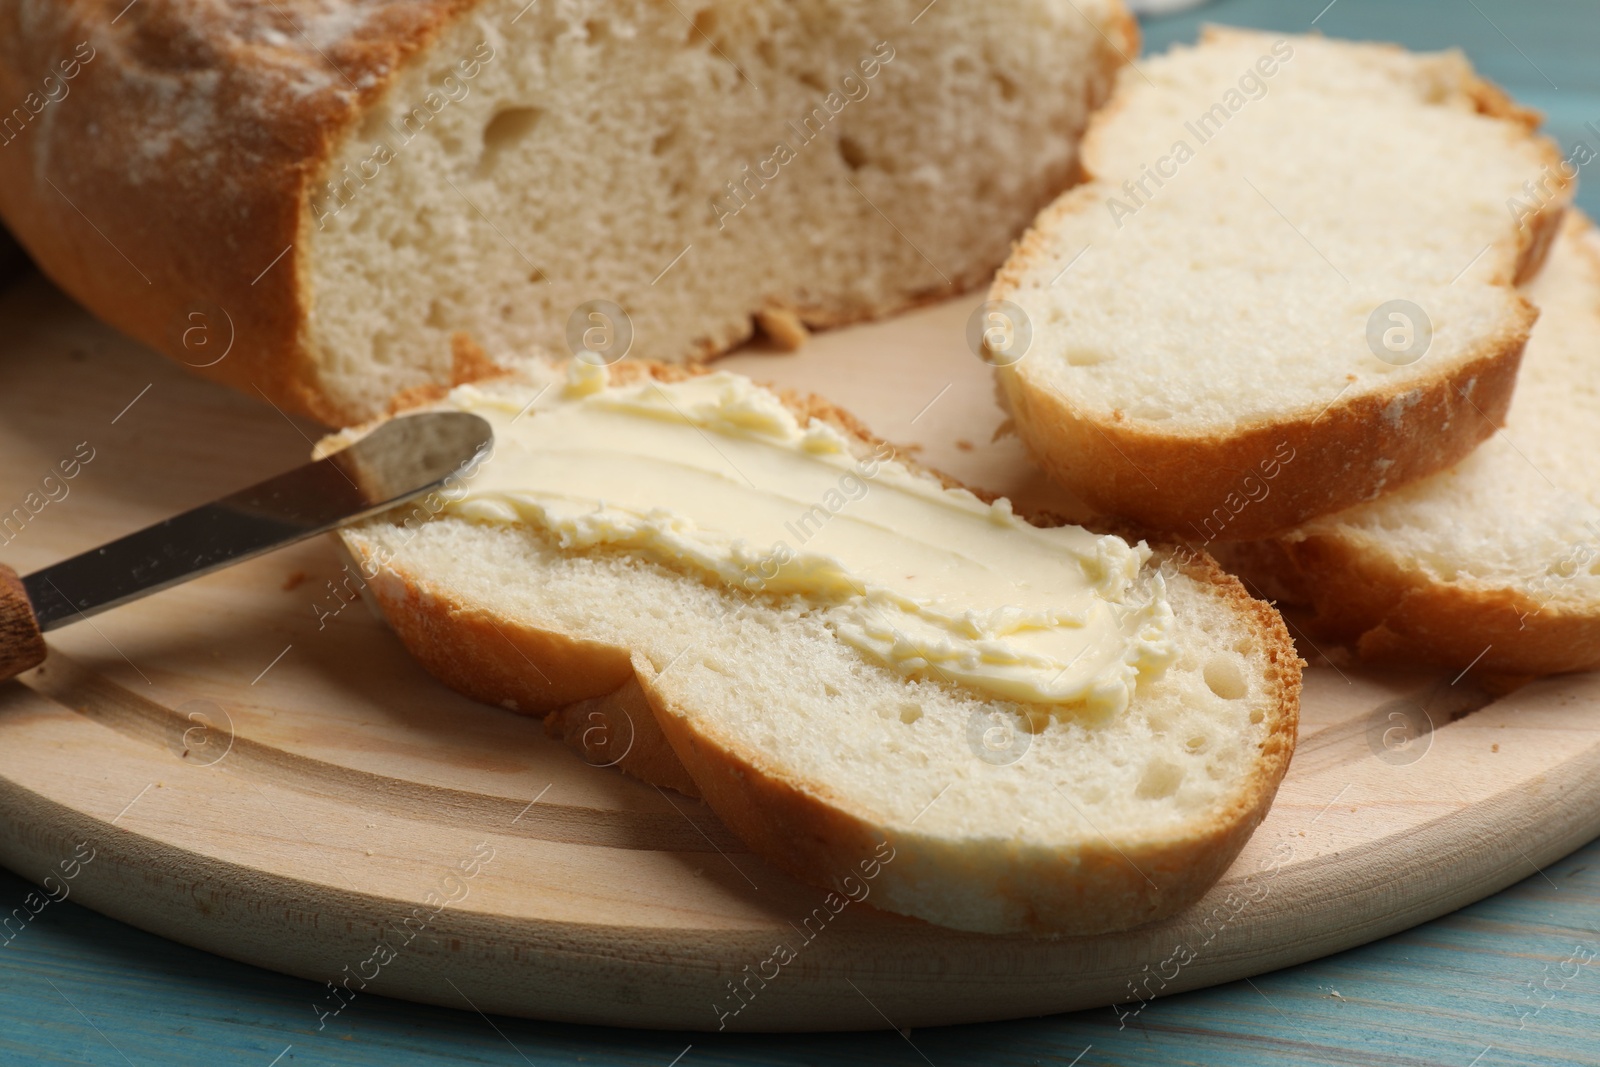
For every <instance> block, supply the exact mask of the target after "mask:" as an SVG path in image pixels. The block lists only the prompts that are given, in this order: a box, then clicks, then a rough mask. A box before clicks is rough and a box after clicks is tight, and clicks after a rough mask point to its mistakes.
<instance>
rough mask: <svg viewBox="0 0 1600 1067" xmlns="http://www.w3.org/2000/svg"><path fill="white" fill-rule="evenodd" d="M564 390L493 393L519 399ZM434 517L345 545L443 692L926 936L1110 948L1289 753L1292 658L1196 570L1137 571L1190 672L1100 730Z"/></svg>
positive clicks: (1210, 571)
mask: <svg viewBox="0 0 1600 1067" xmlns="http://www.w3.org/2000/svg"><path fill="white" fill-rule="evenodd" d="M555 373H556V372H555V371H551V370H541V369H537V368H529V369H528V370H527V371H525V372H524V375H523V376H522V377H520V378H517V379H514V380H510V381H503V382H500V383H496V384H494V385H492V386H486V387H484V388H490V389H494V390H504V391H506V395H507V396H509V397H510V398H511V399H512V400H513V401H514V402H517V403H519V405H520V403H521V402H522V401H523V400H524V398H527V397H532V396H534V395H535V394H537V393H538V392H539V391H540V390H541V389H543V388H545V387H546V386H547V385H548V384H549V382H550V381H551V380H552V379H551V377H550V376H551V375H553V374H555ZM613 373H614V374H619V375H621V376H622V377H623V378H624V379H626V378H627V377H629V376H631V375H643V374H650V375H654V376H656V378H657V379H658V380H663V381H666V380H673V379H674V378H675V377H678V376H681V375H683V374H684V373H685V372H684V371H682V370H681V369H674V368H663V367H660V366H656V367H649V366H645V365H641V364H633V363H624V364H621V365H619V366H618V367H616V368H613ZM558 393H559V390H552V395H556V394H558ZM549 402H551V401H549V400H548V399H546V400H542V401H541V402H540V403H549ZM449 403H450V400H449V399H448V398H447V399H445V400H444V401H443V402H442V404H443V405H444V406H448V405H449ZM785 403H786V404H787V405H788V406H789V408H790V410H791V411H793V412H795V413H796V414H797V415H798V416H800V417H801V419H802V421H803V422H804V421H807V420H810V419H813V418H815V419H821V420H823V421H825V422H827V423H829V424H831V425H833V426H835V427H836V428H838V429H840V430H842V431H844V432H845V433H846V434H848V435H849V437H850V438H851V440H852V441H853V442H854V445H855V447H856V448H857V449H858V454H859V455H861V456H865V455H868V454H869V453H870V452H871V451H872V450H873V449H875V448H876V447H877V445H878V444H879V443H878V442H877V441H876V440H875V439H873V438H872V437H870V435H868V434H867V433H866V432H865V431H864V430H862V429H861V428H860V427H859V425H857V424H856V423H855V422H854V421H853V420H852V419H850V417H849V416H848V415H846V414H845V413H844V412H841V411H839V410H838V409H836V408H834V407H832V406H831V405H829V404H827V403H826V402H824V401H821V400H819V399H817V398H814V397H813V398H808V397H796V396H788V397H786V398H785ZM533 410H534V414H533V415H532V416H531V417H533V418H537V417H539V415H538V412H539V411H540V410H541V408H539V407H538V406H536V407H535V408H534V409H533ZM909 469H913V470H915V468H909ZM920 476H923V477H930V478H932V477H935V476H934V475H932V474H929V473H926V472H924V473H923V474H922V475H920ZM945 484H946V485H949V484H952V483H948V482H946V483H945ZM663 503H664V504H666V505H668V506H670V502H665V501H664V502H663ZM422 518H423V519H424V521H420V522H419V521H413V520H408V516H407V514H405V513H404V512H402V513H397V514H395V515H392V516H390V517H388V518H385V519H381V520H375V521H372V522H368V523H365V524H362V525H359V526H355V527H352V528H349V529H346V530H345V531H343V532H342V534H341V536H342V538H343V542H344V544H345V546H346V547H347V548H348V550H349V552H350V553H351V554H352V555H353V556H354V557H355V560H356V561H357V564H358V566H359V568H360V571H361V573H363V574H364V575H368V576H369V581H370V584H369V587H368V591H369V593H370V594H371V595H372V596H373V598H374V599H375V601H376V603H377V604H378V605H379V606H380V608H381V609H382V611H383V613H384V614H385V615H386V616H387V618H388V619H389V621H390V622H391V624H392V625H393V627H394V629H395V630H396V632H397V633H398V634H399V636H400V638H401V640H402V641H403V642H404V643H405V645H406V647H407V648H408V649H409V650H410V651H411V652H412V654H413V655H415V656H416V657H417V659H418V660H420V661H421V663H422V664H423V665H424V666H426V667H427V668H428V669H429V670H430V671H431V672H432V673H433V674H434V675H435V676H437V677H438V678H440V679H441V680H442V681H444V682H445V683H446V684H447V685H449V686H451V687H452V688H454V689H457V690H459V691H461V692H463V693H466V694H468V695H470V696H472V697H475V698H477V699H479V700H483V701H486V702H489V703H495V704H500V705H503V706H506V707H508V708H511V709H513V710H518V711H522V712H526V713H531V714H548V713H551V712H560V711H561V709H564V708H565V709H568V710H567V711H565V712H564V713H562V718H561V719H560V720H557V725H555V726H554V727H553V732H556V733H559V734H563V735H565V736H567V737H569V738H570V739H573V740H579V739H580V737H582V735H584V734H594V735H597V736H599V737H600V738H602V739H607V738H609V739H611V740H610V743H609V745H595V744H592V743H591V742H590V741H589V739H587V738H584V739H583V740H582V741H580V747H582V748H584V749H585V750H586V751H587V752H589V753H590V754H591V756H592V757H593V758H591V760H590V761H591V762H595V763H604V764H621V765H622V766H623V767H624V768H625V769H628V770H631V771H633V772H634V773H636V774H640V775H641V776H644V777H646V778H648V779H650V780H652V781H656V782H658V783H661V784H675V785H678V787H679V788H683V787H684V783H683V781H682V775H683V774H684V773H685V772H686V773H687V777H688V779H689V780H690V781H689V791H692V792H697V793H699V794H700V795H702V796H703V797H704V798H705V800H706V802H707V803H708V804H709V805H710V806H711V808H712V810H713V811H714V812H715V813H716V814H717V815H718V816H719V817H720V818H721V819H722V820H723V821H724V822H725V823H726V824H727V825H728V827H729V828H730V829H731V830H733V831H734V833H736V834H737V835H739V836H740V837H741V838H742V839H743V840H744V841H745V842H746V843H747V844H748V845H749V847H750V848H751V849H752V850H753V851H754V852H755V853H757V854H758V855H759V856H761V857H762V858H763V859H765V860H766V861H768V862H769V863H771V864H772V865H774V866H776V867H778V868H781V869H782V870H784V871H787V872H788V873H790V874H791V875H793V876H795V877H797V878H799V879H801V880H803V881H806V882H809V883H812V884H816V885H821V886H826V887H829V888H835V889H837V888H838V887H839V886H840V885H844V884H859V883H860V881H861V879H862V877H863V871H865V870H866V869H867V867H866V866H864V865H867V864H870V865H871V869H872V871H873V876H872V879H871V896H870V900H871V902H872V903H873V904H874V905H877V906H879V907H882V908H886V909H888V910H891V911H895V912H900V913H902V914H906V915H913V916H918V917H920V918H923V919H927V920H929V921H931V922H935V923H940V924H943V925H947V926H952V927H956V928H960V929H965V930H974V931H988V932H1006V931H1021V930H1031V931H1039V932H1049V933H1060V932H1066V933H1093V932H1098V931H1105V930H1112V929H1121V928H1127V927H1131V926H1134V925H1137V924H1139V923H1143V922H1147V921H1150V920H1153V919H1157V918H1160V917H1162V916H1165V915H1169V914H1171V913H1173V912H1174V911H1177V910H1178V909H1180V908H1182V907H1184V906H1185V905H1186V904H1188V903H1190V902H1192V901H1193V900H1195V899H1196V898H1197V897H1198V896H1199V895H1200V894H1201V893H1202V892H1203V891H1204V890H1205V889H1206V888H1207V887H1208V886H1209V885H1210V884H1211V883H1212V882H1213V881H1214V880H1215V879H1216V878H1217V877H1219V876H1220V875H1221V873H1222V872H1223V870H1224V869H1225V868H1226V867H1227V866H1228V864H1229V862H1230V861H1231V860H1232V859H1233V857H1234V856H1235V855H1236V854H1237V853H1238V851H1239V849H1240V848H1241V847H1242V846H1243V844H1244V842H1245V840H1246V839H1247V838H1248V836H1249V835H1250V833H1251V831H1252V830H1253V829H1254V827H1255V826H1256V824H1257V823H1258V821H1259V820H1260V819H1261V817H1262V816H1263V815H1264V814H1265V812H1266V809H1267V807H1268V805H1269V803H1270V801H1271V799H1272V796H1273V794H1274V793H1275V791H1276V789H1277V785H1278V782H1279V780H1280V779H1281V777H1282V775H1283V773H1284V770H1285V768H1286V767H1287V765H1288V761H1289V756H1290V753H1291V750H1292V748H1293V744H1294V738H1295V728H1296V721H1297V714H1298V694H1299V687H1300V669H1301V666H1302V665H1301V663H1300V660H1299V659H1298V657H1297V656H1296V655H1295V652H1294V649H1293V647H1292V645H1291V643H1290V641H1289V638H1288V635H1287V632H1286V631H1285V629H1284V626H1283V623H1282V620H1281V619H1280V618H1279V617H1278V616H1277V614H1276V612H1274V611H1273V610H1272V609H1271V608H1270V607H1268V606H1267V605H1266V604H1263V603H1261V602H1259V601H1256V600H1253V599H1251V598H1250V597H1249V596H1248V595H1247V594H1246V593H1245V592H1244V590H1243V588H1242V587H1241V586H1240V585H1239V584H1238V583H1237V582H1236V581H1235V580H1234V579H1232V578H1230V577H1228V576H1226V575H1224V574H1223V573H1222V572H1221V571H1220V570H1219V569H1218V568H1217V567H1216V565H1215V564H1214V563H1213V562H1212V561H1211V560H1210V558H1209V557H1207V556H1205V555H1203V554H1195V553H1184V552H1181V551H1176V550H1166V549H1161V550H1157V551H1156V552H1155V554H1154V556H1153V557H1152V558H1151V559H1150V561H1149V562H1148V564H1147V565H1146V568H1145V572H1144V574H1143V576H1142V577H1141V579H1140V580H1141V581H1152V580H1154V576H1155V575H1156V574H1157V573H1160V574H1163V575H1164V576H1165V577H1164V581H1165V588H1166V591H1167V596H1168V599H1169V603H1170V604H1171V606H1172V609H1173V612H1174V616H1175V621H1174V623H1173V630H1172V633H1173V636H1174V641H1175V643H1176V647H1177V649H1178V655H1177V658H1176V661H1175V662H1174V663H1173V664H1172V665H1171V666H1170V667H1168V668H1167V669H1166V671H1165V672H1164V673H1160V674H1159V675H1152V674H1149V673H1147V674H1146V675H1145V676H1144V677H1142V679H1141V680H1140V681H1139V683H1138V687H1137V690H1136V692H1135V694H1134V697H1133V701H1132V704H1131V706H1130V707H1129V708H1128V709H1127V711H1126V712H1125V713H1121V714H1113V715H1110V716H1098V717H1097V716H1090V715H1080V714H1077V713H1075V712H1072V711H1070V710H1068V709H1056V712H1055V713H1054V714H1052V712H1051V710H1050V709H1048V708H1045V707H1043V706H1041V705H1030V704H1019V703H1015V702H1011V701H1007V700H1002V699H996V698H993V697H991V696H989V695H986V694H985V693H983V692H981V691H978V690H975V689H971V688H967V687H965V686H961V685H956V684H951V683H949V682H947V681H944V680H940V679H939V678H937V677H930V676H925V675H919V674H906V673H902V672H900V671H898V670H896V669H893V668H890V667H886V666H881V665H879V664H878V663H876V662H875V661H870V660H869V659H868V658H866V657H865V656H863V655H862V654H861V653H860V652H858V651H857V650H856V649H855V648H852V647H851V646H849V645H847V644H845V643H844V641H842V640H841V639H840V638H839V637H837V636H835V633H834V631H833V630H831V629H830V628H829V626H828V625H827V624H826V620H825V616H824V612H823V611H822V610H821V609H819V608H818V607H817V606H816V605H814V604H811V603H808V602H807V601H805V600H804V599H801V598H797V597H781V596H772V595H767V594H749V593H743V592H736V591H734V590H733V589H731V588H729V587H728V586H726V585H724V584H721V583H715V582H708V581H706V580H703V579H702V578H699V577H693V576H691V575H689V574H687V573H684V572H680V571H677V570H673V569H669V568H668V567H666V566H662V565H661V564H659V563H656V562H651V561H650V560H648V559H646V558H642V557H640V556H637V555H632V554H629V553H627V552H625V551H618V550H615V549H607V548H603V547H602V548H593V549H587V550H582V551H579V550H573V549H563V548H562V547H561V546H560V545H558V544H557V543H555V542H554V541H553V540H552V539H551V537H550V536H549V534H548V533H547V532H545V531H544V530H542V529H540V528H537V527H535V526H533V525H531V524H509V523H496V522H488V521H469V520H467V519H464V518H460V517H454V516H452V514H451V513H450V512H449V511H448V510H446V511H443V512H441V513H440V514H439V515H438V516H437V517H434V518H431V519H428V518H427V517H426V515H423V516H422ZM775 532H776V531H775ZM569 706H573V707H569ZM996 730H998V731H999V732H1000V733H1001V734H1004V735H1005V736H1006V738H1007V739H1008V740H1006V743H1005V744H1002V745H995V744H990V743H989V741H988V740H987V739H986V735H988V734H989V732H991V731H996ZM1011 746H1015V747H1014V748H1012V747H1011ZM994 750H1003V751H1004V752H1006V753H1007V755H1006V756H1005V758H1002V759H998V760H997V759H991V758H985V757H984V755H983V753H984V752H989V751H994ZM668 753H670V754H671V755H672V756H674V757H675V758H667V755H668ZM600 757H604V758H600ZM674 776H677V777H674ZM885 857H892V859H885ZM846 876H853V877H854V879H855V882H854V883H845V882H844V881H843V880H844V879H845V878H846Z"/></svg>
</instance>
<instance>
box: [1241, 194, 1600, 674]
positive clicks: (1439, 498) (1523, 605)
mask: <svg viewBox="0 0 1600 1067" xmlns="http://www.w3.org/2000/svg"><path fill="white" fill-rule="evenodd" d="M1522 291H1523V293H1524V294H1525V295H1526V296H1527V297H1528V299H1529V300H1532V301H1533V302H1534V303H1535V304H1537V305H1538V306H1539V309H1540V314H1539V324H1538V325H1537V326H1536V327H1535V328H1534V331H1533V338H1532V339H1531V340H1530V341H1529V342H1528V352H1527V355H1526V357H1525V358H1524V359H1523V361H1522V374H1521V377H1520V380H1519V381H1518V383H1517V395H1516V400H1515V402H1514V403H1513V404H1512V406H1511V413H1510V416H1509V418H1508V419H1507V420H1506V425H1505V428H1504V430H1503V431H1501V432H1500V433H1497V434H1496V435H1495V436H1493V437H1491V438H1490V439H1489V440H1487V441H1485V442H1484V443H1483V444H1482V445H1480V446H1479V447H1478V450H1477V451H1475V452H1473V453H1472V455H1470V456H1468V457H1467V458H1466V459H1465V460H1463V461H1462V462H1461V463H1460V464H1458V465H1457V466H1455V467H1452V468H1450V469H1449V470H1446V471H1441V472H1439V473H1438V474H1435V475H1433V476H1431V477H1429V478H1425V479H1423V480H1422V481H1418V482H1413V483H1412V484H1411V485H1408V486H1406V487H1405V488H1403V489H1398V490H1395V491H1394V492H1391V493H1386V494H1385V495H1384V496H1382V497H1379V498H1378V499H1377V500H1374V501H1372V502H1371V503H1367V504H1361V505H1358V506H1356V507H1353V508H1349V509H1347V510H1345V511H1341V512H1338V513H1337V514H1334V515H1328V516H1325V517H1323V518H1320V519H1316V520H1314V521H1312V522H1309V523H1306V524H1305V525H1303V526H1300V527H1298V528H1296V529H1295V530H1293V531H1291V532H1290V533H1287V534H1285V535H1283V536H1282V537H1279V538H1277V539H1275V540H1274V541H1271V542H1267V543H1264V544H1260V545H1246V546H1239V548H1238V550H1236V551H1235V552H1234V553H1232V554H1230V555H1228V556H1226V557H1224V558H1225V562H1227V563H1228V565H1229V566H1230V567H1234V568H1237V569H1238V571H1239V572H1240V573H1242V574H1244V575H1245V576H1246V577H1247V578H1248V579H1249V580H1250V581H1252V582H1253V583H1256V584H1258V585H1259V586H1260V587H1262V588H1263V589H1270V590H1271V591H1272V592H1273V594H1274V595H1279V596H1282V597H1284V598H1286V599H1289V600H1294V601H1297V602H1300V603H1310V604H1312V605H1314V606H1315V608H1316V616H1315V619H1314V620H1313V623H1312V625H1314V626H1316V627H1317V628H1318V629H1320V630H1322V631H1325V632H1327V633H1329V634H1330V635H1331V636H1334V637H1339V638H1344V639H1347V640H1350V641H1353V642H1355V643H1356V645H1357V648H1358V649H1359V651H1360V652H1361V654H1362V655H1363V656H1365V657H1368V658H1372V659H1406V660H1413V661H1415V660H1418V659H1421V660H1427V661H1431V662H1435V663H1442V664H1446V665H1448V666H1451V667H1456V668H1462V669H1464V668H1466V667H1468V666H1476V667H1478V668H1479V669H1482V670H1488V671H1494V672H1500V673H1506V674H1551V673H1555V672H1559V671H1576V670H1594V669H1596V668H1600V476H1597V475H1596V473H1595V468H1594V464H1595V459H1596V456H1600V236H1597V234H1596V231H1595V228H1594V225H1593V223H1591V222H1590V221H1589V220H1588V219H1587V218H1584V217H1583V216H1581V215H1580V214H1578V213H1577V212H1572V213H1570V214H1569V216H1568V218H1567V221H1566V223H1565V224H1564V226H1563V227H1562V232H1561V236H1560V238H1559V239H1558V240H1557V241H1556V243H1555V247H1554V248H1553V249H1552V251H1551V253H1550V257H1549V260H1548V262H1547V263H1546V264H1545V267H1544V269H1543V270H1542V271H1540V272H1539V275H1538V276H1537V277H1536V278H1534V279H1533V280H1532V281H1530V282H1528V283H1526V284H1525V285H1524V286H1523V290H1522Z"/></svg>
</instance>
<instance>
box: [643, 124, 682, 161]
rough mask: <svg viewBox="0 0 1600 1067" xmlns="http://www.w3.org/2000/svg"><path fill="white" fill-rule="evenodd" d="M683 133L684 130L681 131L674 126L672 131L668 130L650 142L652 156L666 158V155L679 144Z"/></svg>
mask: <svg viewBox="0 0 1600 1067" xmlns="http://www.w3.org/2000/svg"><path fill="white" fill-rule="evenodd" d="M682 133H683V131H682V130H680V129H678V128H677V127H676V126H674V127H673V128H672V129H670V130H668V131H667V132H666V133H663V134H661V135H660V136H658V137H657V138H656V139H655V140H653V141H651V142H650V154H651V155H652V156H664V155H666V154H667V153H668V152H670V151H671V150H672V149H673V147H674V146H675V145H676V144H677V143H678V137H679V136H680V135H681V134H682Z"/></svg>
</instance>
